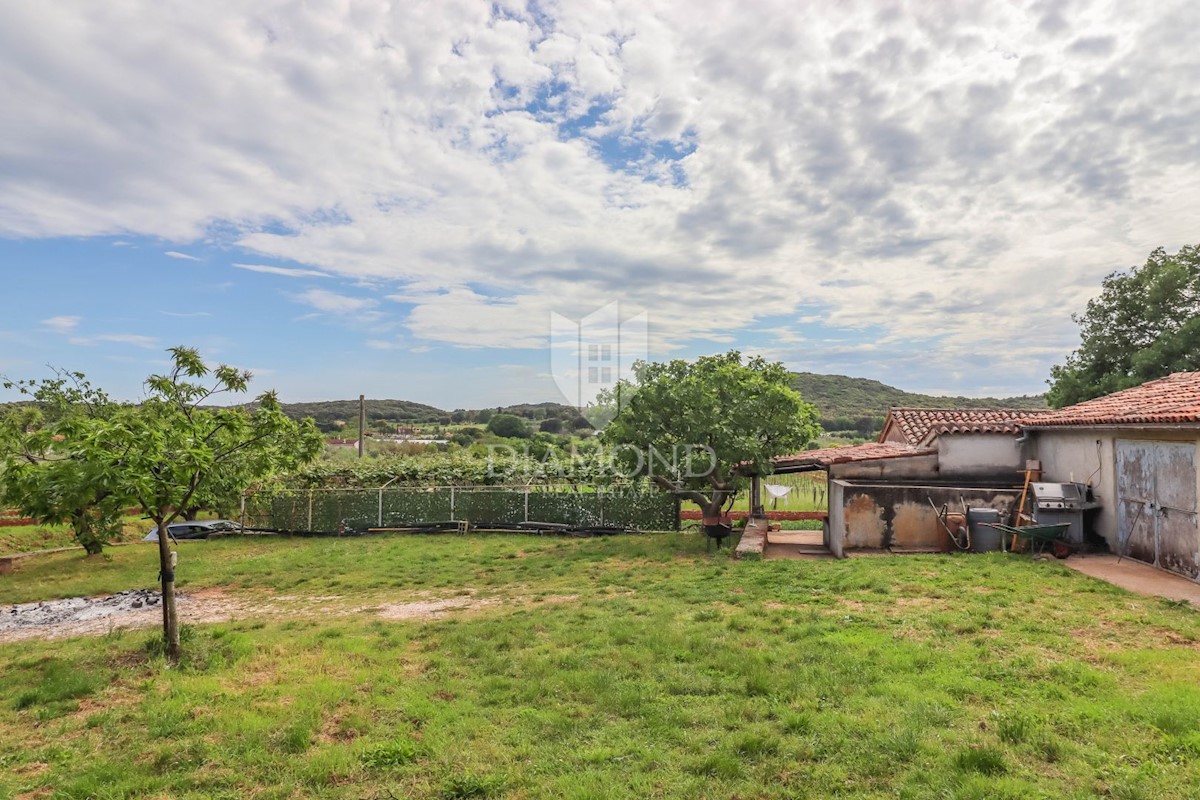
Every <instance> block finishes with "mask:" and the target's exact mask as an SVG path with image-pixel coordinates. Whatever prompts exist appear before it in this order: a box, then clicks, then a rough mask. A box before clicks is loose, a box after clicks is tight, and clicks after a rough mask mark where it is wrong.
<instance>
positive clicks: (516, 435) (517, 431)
mask: <svg viewBox="0 0 1200 800" xmlns="http://www.w3.org/2000/svg"><path fill="white" fill-rule="evenodd" d="M487 429H488V433H491V434H494V435H496V436H504V437H506V438H511V439H524V438H526V437H528V436H529V426H528V425H526V424H525V420H523V419H521V418H520V417H518V416H516V415H515V414H493V415H492V418H491V420H489V421H488V426H487Z"/></svg>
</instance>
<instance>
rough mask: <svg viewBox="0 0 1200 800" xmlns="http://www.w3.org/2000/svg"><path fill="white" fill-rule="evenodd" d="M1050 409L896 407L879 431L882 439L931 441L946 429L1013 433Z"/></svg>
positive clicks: (916, 442) (913, 441)
mask: <svg viewBox="0 0 1200 800" xmlns="http://www.w3.org/2000/svg"><path fill="white" fill-rule="evenodd" d="M1047 413H1050V410H1049V409H1044V410H1043V409H1015V408H893V409H891V410H890V411H888V416H887V421H886V422H884V424H883V431H882V432H881V433H880V434H879V441H880V442H897V443H907V444H911V445H928V444H930V443H931V442H932V441H933V440H934V439H936V438H937V437H938V436H940V435H942V434H943V433H1012V434H1016V433H1018V432H1019V431H1020V424H1019V423H1020V420H1023V419H1033V418H1039V419H1040V418H1041V416H1042V415H1044V414H1047Z"/></svg>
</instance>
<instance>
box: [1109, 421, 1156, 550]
mask: <svg viewBox="0 0 1200 800" xmlns="http://www.w3.org/2000/svg"><path fill="white" fill-rule="evenodd" d="M1154 471H1155V470H1154V443H1153V442H1128V441H1121V440H1118V441H1117V540H1118V547H1119V550H1120V553H1121V555H1124V556H1129V557H1130V558H1136V559H1137V560H1138V561H1146V562H1149V563H1151V564H1153V563H1155V561H1156V560H1157V557H1158V555H1157V553H1156V552H1155V548H1154Z"/></svg>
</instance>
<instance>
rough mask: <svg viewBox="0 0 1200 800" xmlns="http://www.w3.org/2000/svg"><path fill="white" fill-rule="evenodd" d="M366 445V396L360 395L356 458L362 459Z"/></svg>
mask: <svg viewBox="0 0 1200 800" xmlns="http://www.w3.org/2000/svg"><path fill="white" fill-rule="evenodd" d="M366 443H367V396H366V395H365V394H360V395H359V396H358V457H359V458H362V457H363V451H364V448H365V445H366Z"/></svg>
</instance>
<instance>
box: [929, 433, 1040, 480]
mask: <svg viewBox="0 0 1200 800" xmlns="http://www.w3.org/2000/svg"><path fill="white" fill-rule="evenodd" d="M937 448H938V471H939V472H940V473H941V475H942V477H943V478H950V477H954V478H976V477H985V478H988V479H990V480H995V479H998V478H1004V479H1008V480H1021V479H1022V477H1023V472H1024V469H1025V458H1024V456H1023V454H1022V452H1021V444H1020V443H1019V442H1018V441H1017V437H1016V436H1014V435H1013V434H1011V433H997V434H991V433H971V434H949V433H945V434H942V435H941V436H939V437H938V440H937Z"/></svg>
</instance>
